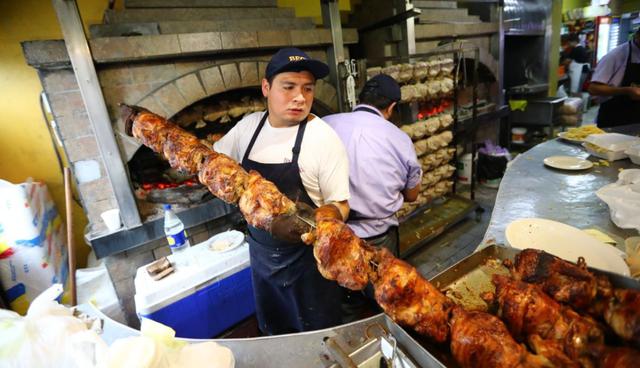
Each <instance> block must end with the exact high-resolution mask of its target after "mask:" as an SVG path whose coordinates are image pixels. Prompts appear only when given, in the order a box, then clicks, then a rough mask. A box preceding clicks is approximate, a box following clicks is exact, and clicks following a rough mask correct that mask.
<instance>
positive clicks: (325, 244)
mask: <svg viewBox="0 0 640 368" xmlns="http://www.w3.org/2000/svg"><path fill="white" fill-rule="evenodd" d="M316 224H317V225H316V226H317V228H316V230H315V236H316V239H315V243H314V245H313V255H314V256H315V258H316V261H317V263H318V270H319V271H320V273H321V274H322V276H323V277H324V278H326V279H329V280H335V281H337V282H338V284H340V285H341V286H343V287H346V288H348V289H351V290H362V289H364V288H365V286H367V283H368V282H369V276H370V274H371V273H372V268H371V265H370V261H371V258H372V256H373V251H372V250H371V249H370V248H369V247H368V246H367V245H366V244H365V242H364V241H363V240H362V239H360V238H358V237H357V236H356V235H355V234H354V233H353V231H352V230H351V228H349V226H347V225H346V224H345V223H344V222H342V221H339V220H335V219H331V218H327V219H324V220H320V221H318V222H316Z"/></svg>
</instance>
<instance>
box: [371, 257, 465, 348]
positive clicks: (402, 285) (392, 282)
mask: <svg viewBox="0 0 640 368" xmlns="http://www.w3.org/2000/svg"><path fill="white" fill-rule="evenodd" d="M374 262H376V263H377V265H378V267H377V279H376V280H373V286H374V289H375V297H376V301H377V302H378V304H379V305H380V307H382V309H383V310H384V311H385V312H386V313H387V314H388V315H389V316H391V318H393V320H394V321H396V322H398V323H400V324H402V325H405V326H409V327H412V328H414V329H415V330H416V331H418V332H419V333H421V334H424V335H426V336H429V337H431V338H432V339H433V340H434V341H437V342H445V341H447V338H448V337H449V326H448V320H449V314H450V313H451V308H452V307H453V302H452V301H451V300H450V299H449V298H447V297H446V296H445V295H444V294H442V293H441V292H440V291H439V290H438V289H437V288H436V287H435V286H433V285H432V284H431V283H430V282H429V281H427V280H426V279H425V278H424V277H422V275H420V274H419V273H418V270H416V269H415V267H413V266H411V265H409V264H408V263H407V262H404V261H402V260H399V259H397V258H395V257H394V256H393V255H392V254H391V252H389V251H388V250H387V249H385V248H382V249H380V250H379V251H378V252H377V254H376V256H375V257H374Z"/></svg>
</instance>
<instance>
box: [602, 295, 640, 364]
mask: <svg viewBox="0 0 640 368" xmlns="http://www.w3.org/2000/svg"><path fill="white" fill-rule="evenodd" d="M604 319H605V320H606V321H607V324H609V326H611V328H612V329H613V331H614V332H615V333H616V334H617V335H618V336H620V337H622V338H623V339H625V340H627V341H629V342H631V343H632V344H634V345H635V346H640V291H638V290H630V289H616V290H615V291H614V296H613V298H611V299H610V300H609V304H607V306H606V307H605V311H604ZM638 364H640V361H639V362H638Z"/></svg>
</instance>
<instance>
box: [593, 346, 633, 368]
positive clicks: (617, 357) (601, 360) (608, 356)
mask: <svg viewBox="0 0 640 368" xmlns="http://www.w3.org/2000/svg"><path fill="white" fill-rule="evenodd" d="M592 355H593V356H594V359H596V360H597V361H598V365H597V366H598V367H599V368H631V367H637V366H638V365H639V363H640V352H639V351H638V350H635V349H631V348H626V347H615V348H613V347H609V346H603V345H600V346H594V347H593V349H592Z"/></svg>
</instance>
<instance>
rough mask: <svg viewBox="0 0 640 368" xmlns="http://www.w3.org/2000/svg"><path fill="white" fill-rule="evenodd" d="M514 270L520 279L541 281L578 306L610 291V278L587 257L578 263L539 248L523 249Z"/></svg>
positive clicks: (551, 292)
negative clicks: (592, 266) (594, 270)
mask: <svg viewBox="0 0 640 368" xmlns="http://www.w3.org/2000/svg"><path fill="white" fill-rule="evenodd" d="M511 274H512V276H513V277H514V278H515V279H517V280H521V281H525V282H529V283H532V284H536V285H539V286H540V287H541V288H542V290H544V291H545V292H546V293H547V294H549V295H550V296H551V297H552V298H553V299H555V300H556V301H558V302H560V303H565V304H568V305H570V306H571V307H572V308H575V309H578V310H585V309H587V308H589V307H591V306H592V303H593V302H594V301H595V300H596V297H601V298H607V297H608V296H610V295H611V284H610V283H609V281H608V280H607V279H606V278H604V277H600V278H599V277H597V276H596V275H594V274H593V273H591V272H590V271H589V270H587V266H586V264H585V263H584V260H581V261H579V262H578V264H577V265H575V264H573V263H571V262H567V261H565V260H563V259H561V258H558V257H556V256H554V255H552V254H549V253H546V252H544V251H541V250H537V249H525V250H523V251H522V252H520V253H519V254H518V255H517V256H516V258H515V262H514V264H513V267H512V269H511Z"/></svg>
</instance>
